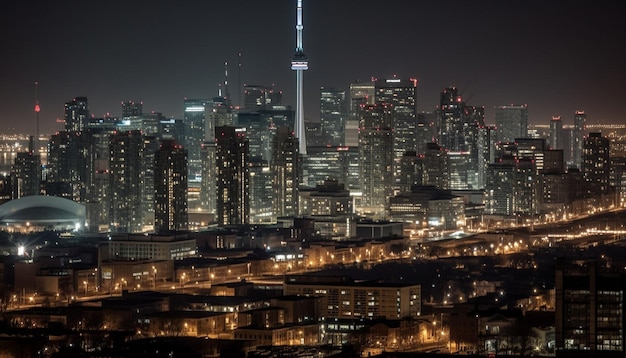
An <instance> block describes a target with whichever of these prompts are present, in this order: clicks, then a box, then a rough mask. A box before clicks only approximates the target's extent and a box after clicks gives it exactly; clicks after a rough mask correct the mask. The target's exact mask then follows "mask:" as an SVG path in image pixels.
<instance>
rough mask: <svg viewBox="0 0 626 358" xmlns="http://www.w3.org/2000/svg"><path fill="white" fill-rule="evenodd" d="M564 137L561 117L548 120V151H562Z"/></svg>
mask: <svg viewBox="0 0 626 358" xmlns="http://www.w3.org/2000/svg"><path fill="white" fill-rule="evenodd" d="M564 136H565V132H564V131H563V121H562V120H561V116H552V119H551V120H550V143H549V144H550V149H563V144H564V143H563V142H564V140H565V137H564Z"/></svg>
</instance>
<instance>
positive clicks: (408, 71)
mask: <svg viewBox="0 0 626 358" xmlns="http://www.w3.org/2000/svg"><path fill="white" fill-rule="evenodd" d="M357 5H358V6H357ZM304 6H305V11H304V13H303V16H304V22H305V23H306V29H307V31H305V33H304V41H305V42H306V43H307V48H306V53H307V56H308V57H309V59H310V61H311V62H310V63H311V66H310V68H309V70H308V71H307V72H306V74H305V75H304V76H305V81H304V83H305V84H304V86H305V87H304V97H305V99H304V101H305V105H304V108H305V118H307V119H308V120H313V121H317V120H318V119H319V108H320V104H319V100H320V99H319V89H320V87H322V86H325V87H339V88H345V89H347V87H348V86H349V84H350V83H351V82H353V81H355V80H361V81H367V80H369V79H370V78H371V77H378V78H389V77H392V76H394V75H397V76H398V77H400V78H417V79H418V81H419V82H418V87H417V96H418V98H417V107H418V110H419V111H430V110H433V109H434V108H435V106H436V105H437V104H438V97H439V95H440V93H441V91H442V90H443V89H444V88H447V87H450V86H457V87H458V88H459V90H460V93H461V94H462V95H463V97H464V99H465V100H466V102H467V103H468V104H470V105H477V106H485V110H486V122H488V123H494V122H495V121H494V117H493V114H494V112H493V107H495V106H499V105H507V104H528V108H529V123H530V124H538V123H545V124H548V123H549V122H550V119H551V118H552V116H554V115H560V116H561V117H562V118H563V121H564V123H565V124H566V125H567V124H572V123H573V117H574V111H576V110H579V109H581V110H585V111H586V113H587V114H588V123H623V122H624V118H623V116H622V115H621V114H620V103H621V102H620V99H621V98H622V97H623V96H624V94H626V93H625V90H624V87H623V86H622V83H623V82H624V80H626V78H625V72H626V71H624V70H623V68H622V67H623V66H622V64H623V63H625V61H626V51H624V46H623V43H624V40H625V37H626V34H625V32H624V31H622V28H621V26H620V21H619V20H620V18H621V17H622V16H623V15H624V11H623V10H618V9H613V8H611V7H610V5H609V4H608V3H607V4H599V5H598V4H591V3H590V2H583V3H582V4H569V3H568V4H567V7H565V6H563V5H562V4H559V3H543V2H507V3H506V4H502V3H498V2H493V1H484V2H481V3H478V4H471V5H468V4H467V3H463V2H460V1H453V2H447V3H446V4H435V3H430V4H428V3H427V4H424V3H421V2H420V3H418V2H403V1H399V0H395V1H390V2H385V3H384V4H383V3H378V2H374V1H361V2H359V3H358V4H355V3H349V2H341V3H337V2H330V1H306V0H305V5H304ZM295 7H296V3H295V2H293V1H282V2H278V1H274V2H272V1H254V2H250V1H230V2H226V3H220V4H219V7H218V6H217V5H215V4H213V3H209V2H202V3H192V2H188V1H185V2H180V3H176V4H174V3H167V2H164V1H163V2H150V3H148V2H143V1H139V2H133V3H131V4H127V3H121V2H119V3H117V2H113V3H111V2H107V3H106V4H104V3H101V4H98V3H96V4H88V5H84V4H82V3H80V4H79V3H78V2H74V1H66V2H63V3H62V4H50V3H43V2H42V3H41V4H37V3H35V2H26V3H19V4H18V3H15V4H11V6H10V7H9V8H7V11H5V12H3V15H0V16H1V17H2V24H3V25H2V26H5V27H6V28H5V29H4V31H3V32H4V33H6V34H9V36H6V37H5V38H4V39H3V43H4V44H3V47H4V48H5V49H6V50H7V51H6V57H5V61H6V62H5V66H2V67H1V68H2V70H1V71H2V78H3V79H4V80H3V81H2V84H0V98H1V99H0V114H1V116H2V117H1V118H2V119H1V120H0V131H3V132H5V133H15V132H20V133H23V132H32V133H34V132H35V113H34V111H33V109H34V105H35V85H34V83H35V81H38V82H39V89H38V98H39V103H40V105H41V112H40V132H41V133H50V132H53V131H56V130H59V129H61V128H62V125H61V124H59V123H56V122H55V120H56V119H57V118H60V119H62V118H63V104H64V103H65V102H67V101H70V100H71V99H72V98H74V97H77V96H87V97H88V98H89V104H90V111H91V113H92V114H93V115H95V116H96V117H102V116H104V115H105V114H106V113H107V112H110V114H111V115H113V116H119V115H120V112H121V106H120V103H121V102H122V101H127V100H134V101H143V103H144V111H145V112H150V111H157V112H162V113H163V114H164V115H165V116H167V117H175V118H182V113H183V107H184V106H183V101H184V98H211V97H214V96H216V95H217V93H218V85H219V84H220V83H222V82H224V70H225V68H224V62H225V61H228V63H229V92H230V93H231V99H232V100H233V103H234V104H243V98H240V96H239V95H236V93H238V92H239V93H240V91H239V84H241V86H243V84H259V85H266V86H270V85H272V84H274V85H275V86H276V88H277V89H278V90H281V91H283V92H284V101H283V102H284V103H285V104H288V105H291V106H292V108H294V109H295V96H296V94H295V87H296V86H295V84H296V82H295V74H294V73H293V71H291V70H290V68H289V64H290V60H291V58H292V57H293V50H294V46H293V44H294V38H295V35H296V30H295V19H294V14H295ZM5 41H6V42H5ZM239 53H241V54H242V56H241V59H242V62H241V63H242V68H241V79H240V78H239V69H238V60H239V58H238V54H239Z"/></svg>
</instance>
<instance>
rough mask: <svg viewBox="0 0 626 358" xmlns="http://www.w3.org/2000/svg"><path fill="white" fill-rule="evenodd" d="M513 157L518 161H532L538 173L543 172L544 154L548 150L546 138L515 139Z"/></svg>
mask: <svg viewBox="0 0 626 358" xmlns="http://www.w3.org/2000/svg"><path fill="white" fill-rule="evenodd" d="M512 148H513V151H514V153H513V155H514V156H515V157H517V158H518V159H530V160H532V163H533V165H534V166H535V168H536V171H537V172H540V171H542V170H543V162H544V153H545V152H546V150H548V148H547V146H546V140H545V139H544V138H515V143H514V145H513V147H512Z"/></svg>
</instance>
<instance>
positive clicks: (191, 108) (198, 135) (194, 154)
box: [183, 98, 207, 182]
mask: <svg viewBox="0 0 626 358" xmlns="http://www.w3.org/2000/svg"><path fill="white" fill-rule="evenodd" d="M206 106H207V101H206V100H205V99H188V98H185V108H184V111H185V112H184V116H185V117H184V119H183V123H184V125H185V141H184V143H183V145H184V147H185V149H187V153H188V163H189V164H188V166H187V169H188V170H189V177H188V179H189V181H193V182H195V181H196V177H198V178H199V177H200V176H201V175H202V159H201V156H200V149H201V148H202V143H204V141H205V140H206V138H205V135H206V133H205V126H206V120H207V118H206Z"/></svg>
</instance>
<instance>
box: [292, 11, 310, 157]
mask: <svg viewBox="0 0 626 358" xmlns="http://www.w3.org/2000/svg"><path fill="white" fill-rule="evenodd" d="M297 1H298V8H297V13H296V19H297V24H296V54H295V55H294V56H293V59H292V60H291V69H292V70H294V71H296V123H295V136H296V138H298V141H299V143H300V146H299V150H300V154H301V155H306V137H305V130H304V106H303V104H304V103H303V102H304V100H303V99H304V96H303V94H302V75H303V72H304V71H305V70H308V69H309V60H308V58H307V57H306V55H305V54H304V49H303V47H302V29H303V26H302V0H297Z"/></svg>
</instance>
